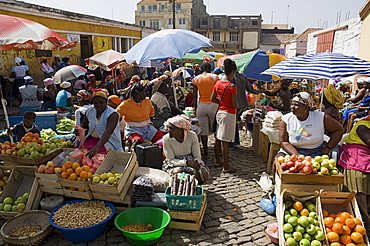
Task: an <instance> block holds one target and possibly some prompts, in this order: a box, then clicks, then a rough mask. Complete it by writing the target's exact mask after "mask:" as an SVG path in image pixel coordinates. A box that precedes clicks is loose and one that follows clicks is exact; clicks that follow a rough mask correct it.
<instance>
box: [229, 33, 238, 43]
mask: <svg viewBox="0 0 370 246" xmlns="http://www.w3.org/2000/svg"><path fill="white" fill-rule="evenodd" d="M230 42H239V33H238V32H231V33H230Z"/></svg>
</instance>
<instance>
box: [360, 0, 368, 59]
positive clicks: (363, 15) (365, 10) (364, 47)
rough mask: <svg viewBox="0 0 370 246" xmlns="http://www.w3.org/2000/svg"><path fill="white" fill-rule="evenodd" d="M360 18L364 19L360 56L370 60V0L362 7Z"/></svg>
mask: <svg viewBox="0 0 370 246" xmlns="http://www.w3.org/2000/svg"><path fill="white" fill-rule="evenodd" d="M360 18H361V21H362V27H361V37H360V44H359V51H358V56H359V57H360V58H362V59H365V60H368V61H370V49H369V43H370V0H367V1H366V3H365V5H364V6H363V7H362V8H361V10H360Z"/></svg>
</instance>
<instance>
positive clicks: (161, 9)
mask: <svg viewBox="0 0 370 246" xmlns="http://www.w3.org/2000/svg"><path fill="white" fill-rule="evenodd" d="M164 6H165V5H164V4H161V5H160V8H159V11H160V12H163V11H164Z"/></svg>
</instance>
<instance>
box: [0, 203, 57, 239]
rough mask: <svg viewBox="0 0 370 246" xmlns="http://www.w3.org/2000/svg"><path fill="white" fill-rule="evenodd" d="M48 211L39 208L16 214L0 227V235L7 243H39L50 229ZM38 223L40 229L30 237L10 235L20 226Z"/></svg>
mask: <svg viewBox="0 0 370 246" xmlns="http://www.w3.org/2000/svg"><path fill="white" fill-rule="evenodd" d="M49 216H50V213H49V212H46V211H41V210H33V211H29V212H25V213H23V214H20V215H17V216H15V217H14V218H12V219H10V220H8V221H7V222H6V223H5V224H4V225H3V226H2V227H1V237H2V238H3V240H4V242H6V243H7V244H9V245H39V244H41V243H42V241H44V239H45V238H46V237H47V236H48V235H49V233H50V232H51V231H52V229H53V228H52V227H51V225H50V223H49ZM32 225H40V226H41V231H39V232H37V233H35V234H34V235H32V236H30V237H11V236H10V233H11V232H12V231H13V230H14V229H16V228H19V227H22V226H32Z"/></svg>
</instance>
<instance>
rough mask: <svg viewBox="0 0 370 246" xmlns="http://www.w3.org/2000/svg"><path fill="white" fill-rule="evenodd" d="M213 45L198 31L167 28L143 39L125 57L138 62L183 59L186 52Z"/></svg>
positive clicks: (195, 51) (194, 51)
mask: <svg viewBox="0 0 370 246" xmlns="http://www.w3.org/2000/svg"><path fill="white" fill-rule="evenodd" d="M211 46H212V45H211V41H210V40H209V39H208V38H206V37H204V36H203V35H200V34H198V33H196V32H192V31H188V30H180V29H166V30H161V31H159V32H156V33H153V34H151V35H149V36H147V37H145V38H144V39H142V40H141V41H140V42H138V43H137V44H135V45H134V46H133V47H132V48H131V49H130V50H129V51H128V52H127V53H126V54H125V57H124V58H125V59H126V60H127V61H129V62H130V61H131V62H133V61H135V62H136V63H137V64H142V63H144V62H147V61H150V60H166V59H168V58H177V59H181V58H182V57H183V56H185V54H186V53H197V52H199V50H200V49H201V48H208V47H211Z"/></svg>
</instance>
